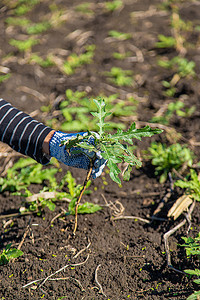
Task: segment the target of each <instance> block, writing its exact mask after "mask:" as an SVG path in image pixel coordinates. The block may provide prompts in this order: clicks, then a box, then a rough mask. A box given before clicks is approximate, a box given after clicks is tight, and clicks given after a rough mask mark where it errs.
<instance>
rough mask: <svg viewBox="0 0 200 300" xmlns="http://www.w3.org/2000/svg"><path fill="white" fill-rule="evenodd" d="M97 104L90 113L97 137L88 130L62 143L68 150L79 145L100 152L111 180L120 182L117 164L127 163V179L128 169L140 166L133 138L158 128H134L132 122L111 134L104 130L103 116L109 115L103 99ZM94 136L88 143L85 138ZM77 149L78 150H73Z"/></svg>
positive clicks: (152, 132) (153, 131) (157, 131)
mask: <svg viewBox="0 0 200 300" xmlns="http://www.w3.org/2000/svg"><path fill="white" fill-rule="evenodd" d="M94 102H95V104H96V106H97V110H98V111H97V112H91V114H92V115H93V116H94V117H96V118H97V120H98V122H97V125H98V127H99V131H98V134H99V138H97V137H96V136H95V135H93V134H92V132H90V131H88V136H86V137H82V136H80V135H78V136H77V137H75V138H74V139H71V140H68V141H63V142H62V145H65V147H66V149H67V150H69V149H70V148H72V147H77V148H78V147H80V148H84V149H87V150H89V151H94V152H98V151H101V152H102V156H103V158H104V159H105V160H107V166H108V168H109V170H110V172H109V174H110V177H111V179H112V180H113V181H115V182H116V183H118V184H121V180H120V179H119V174H120V173H121V171H120V169H119V168H118V166H117V165H118V164H119V163H122V162H125V163H126V164H127V168H126V172H125V174H124V178H125V179H129V176H130V171H131V170H132V167H133V166H135V165H136V166H139V167H140V166H141V162H140V161H139V160H138V158H137V157H136V156H135V155H134V154H133V153H132V146H133V139H138V140H141V138H142V137H151V136H152V135H154V134H158V133H161V132H162V130H160V129H157V128H155V129H152V128H150V127H149V126H146V127H144V128H140V129H136V125H135V123H133V124H132V125H131V126H130V128H129V129H128V130H127V131H123V130H122V129H118V130H117V132H116V133H114V134H111V133H107V132H106V127H107V125H108V124H107V123H106V122H105V118H106V117H108V116H110V114H111V113H110V112H107V111H106V104H105V102H104V100H103V99H100V100H95V99H94ZM91 135H92V136H93V137H94V145H91V144H88V142H87V139H88V138H89V137H90V136H91ZM75 151H79V152H80V150H75Z"/></svg>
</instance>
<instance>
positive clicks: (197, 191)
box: [175, 169, 200, 201]
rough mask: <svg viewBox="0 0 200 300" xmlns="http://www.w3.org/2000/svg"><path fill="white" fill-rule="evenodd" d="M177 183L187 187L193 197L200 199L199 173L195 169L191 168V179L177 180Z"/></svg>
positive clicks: (184, 187) (183, 187)
mask: <svg viewBox="0 0 200 300" xmlns="http://www.w3.org/2000/svg"><path fill="white" fill-rule="evenodd" d="M175 185H176V186H179V187H181V188H182V189H186V193H188V194H189V195H190V197H191V198H193V199H195V200H196V201H200V181H199V178H198V175H197V173H196V172H195V171H194V170H193V169H191V170H190V180H187V181H184V180H178V181H176V182H175Z"/></svg>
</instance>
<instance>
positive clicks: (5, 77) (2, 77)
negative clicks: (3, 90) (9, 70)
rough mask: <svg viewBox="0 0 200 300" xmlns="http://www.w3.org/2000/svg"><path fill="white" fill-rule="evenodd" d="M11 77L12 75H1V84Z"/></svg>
mask: <svg viewBox="0 0 200 300" xmlns="http://www.w3.org/2000/svg"><path fill="white" fill-rule="evenodd" d="M10 76H11V74H5V75H0V83H2V82H4V81H5V80H7V79H9V78H10Z"/></svg>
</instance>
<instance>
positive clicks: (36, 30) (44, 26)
mask: <svg viewBox="0 0 200 300" xmlns="http://www.w3.org/2000/svg"><path fill="white" fill-rule="evenodd" d="M49 28H51V23H50V22H48V21H44V22H41V23H36V24H30V25H28V26H26V31H27V33H28V34H40V33H43V32H45V31H47V30H48V29H49Z"/></svg>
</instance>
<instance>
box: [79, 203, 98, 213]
mask: <svg viewBox="0 0 200 300" xmlns="http://www.w3.org/2000/svg"><path fill="white" fill-rule="evenodd" d="M101 209H102V207H101V206H99V205H97V204H93V203H90V202H85V203H83V204H81V205H79V207H78V213H79V214H93V213H95V212H97V211H98V210H101Z"/></svg>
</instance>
